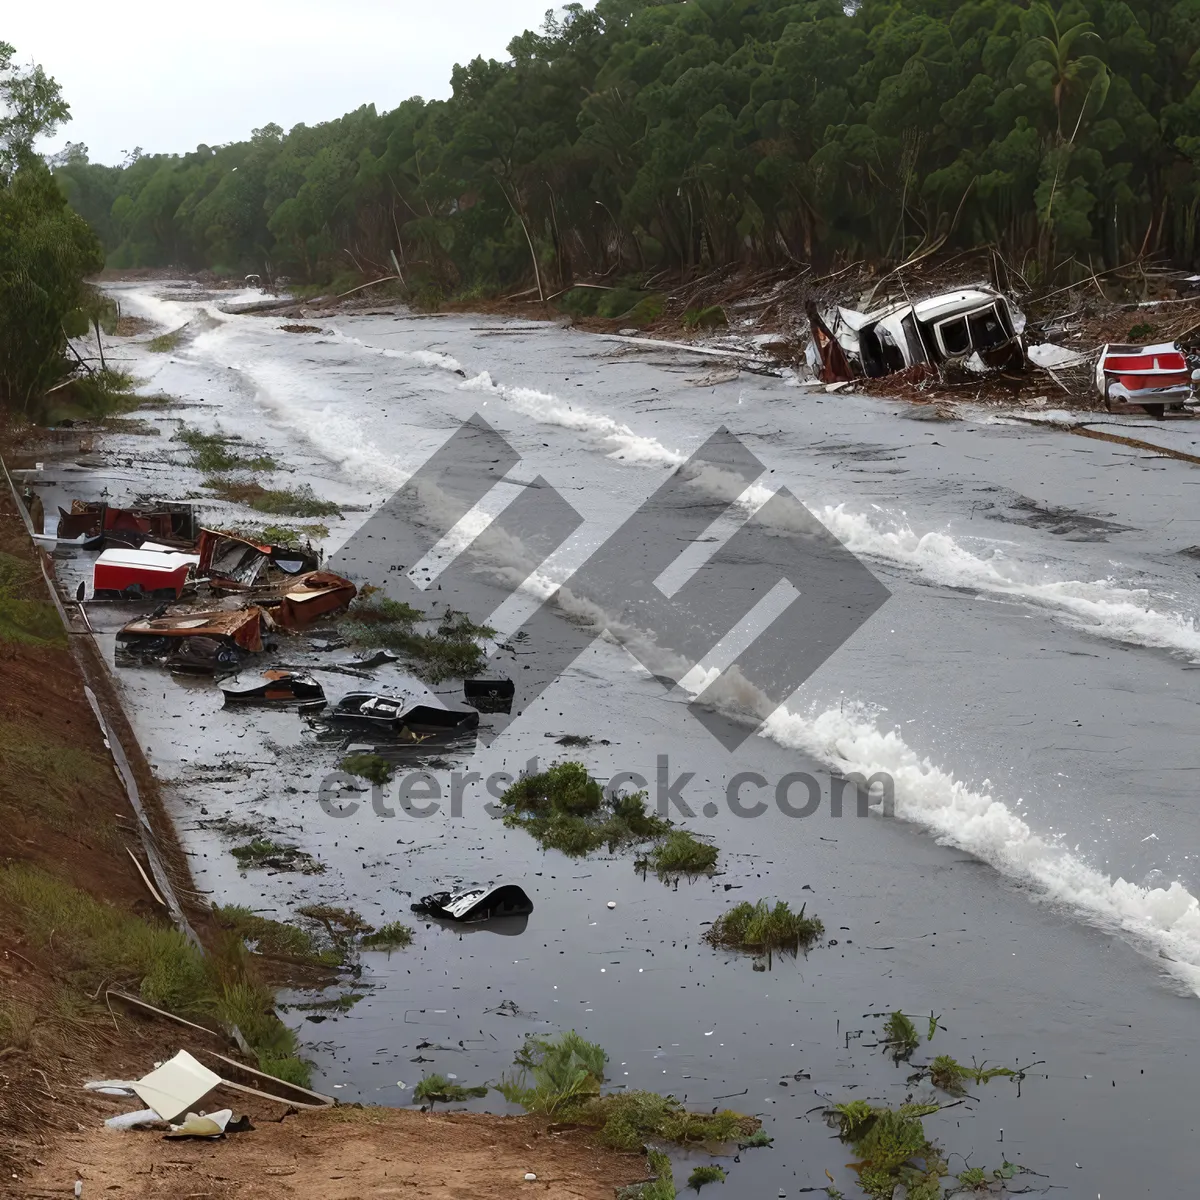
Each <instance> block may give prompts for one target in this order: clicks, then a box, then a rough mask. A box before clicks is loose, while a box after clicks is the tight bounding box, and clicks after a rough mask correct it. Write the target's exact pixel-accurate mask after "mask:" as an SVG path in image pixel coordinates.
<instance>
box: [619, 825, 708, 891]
mask: <svg viewBox="0 0 1200 1200" xmlns="http://www.w3.org/2000/svg"><path fill="white" fill-rule="evenodd" d="M719 853H720V851H719V850H718V849H717V847H716V846H714V845H713V844H712V843H711V842H702V841H701V840H700V839H699V838H698V837H696V835H695V834H693V833H689V832H688V831H687V830H686V829H672V830H671V832H670V833H668V834H667V835H666V837H665V838H664V839H663V840H662V841H661V842H660V843H659V844H658V845H657V846H655V847H654V849H653V850H651V851H650V852H649V854H647V855H646V856H645V857H644V858H641V859H639V860H638V862H637V867H638V870H647V869H648V870H652V871H654V872H655V874H657V875H658V876H659V878H660V879H662V878H671V877H672V876H678V875H703V874H705V873H706V872H710V871H712V870H713V868H714V867H715V866H716V865H717V856H718V855H719Z"/></svg>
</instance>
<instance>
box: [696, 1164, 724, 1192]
mask: <svg viewBox="0 0 1200 1200" xmlns="http://www.w3.org/2000/svg"><path fill="white" fill-rule="evenodd" d="M725 1178H726V1176H725V1171H724V1170H723V1169H722V1168H721V1167H718V1166H717V1165H716V1163H709V1164H708V1165H707V1166H704V1167H697V1168H696V1169H695V1170H694V1171H693V1172H692V1173H691V1174H690V1175H689V1176H688V1187H690V1188H695V1190H696V1191H699V1190H700V1189H701V1188H702V1187H703V1186H704V1185H705V1184H706V1183H724V1182H725Z"/></svg>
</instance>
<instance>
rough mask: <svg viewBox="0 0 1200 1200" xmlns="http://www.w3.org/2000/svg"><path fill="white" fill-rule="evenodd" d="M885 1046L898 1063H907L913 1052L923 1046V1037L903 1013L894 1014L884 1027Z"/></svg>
mask: <svg viewBox="0 0 1200 1200" xmlns="http://www.w3.org/2000/svg"><path fill="white" fill-rule="evenodd" d="M883 1033H884V1038H883V1040H884V1044H885V1045H886V1046H887V1047H888V1049H889V1050H890V1051H891V1054H892V1057H893V1058H894V1059H895V1060H896V1061H897V1062H907V1061H908V1059H909V1058H910V1057H911V1055H912V1052H913V1051H914V1050H915V1049H916V1048H917V1047H918V1046H919V1045H920V1044H921V1035H920V1034H919V1033H918V1032H917V1027H916V1026H915V1025H914V1024H913V1023H912V1021H911V1019H910V1018H908V1017H906V1016H905V1015H904V1014H903V1013H902V1012H894V1013H892V1015H891V1016H890V1017H888V1019H887V1024H886V1025H885V1026H884V1027H883Z"/></svg>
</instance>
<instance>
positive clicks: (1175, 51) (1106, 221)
mask: <svg viewBox="0 0 1200 1200" xmlns="http://www.w3.org/2000/svg"><path fill="white" fill-rule="evenodd" d="M509 53H510V54H511V59H510V60H509V61H507V62H496V61H484V60H482V59H476V60H475V61H473V62H471V63H470V64H469V65H467V66H459V67H456V68H455V69H454V72H453V79H452V83H453V93H452V96H451V98H450V99H448V100H445V101H430V102H426V101H423V100H421V99H419V98H416V99H412V100H409V101H407V102H405V103H403V104H401V105H400V106H399V107H398V108H396V109H395V110H393V111H392V112H388V113H383V114H379V113H377V112H376V111H375V109H374V107H372V106H367V107H364V108H361V109H359V110H357V111H356V112H352V113H349V114H347V115H346V116H344V117H342V118H341V119H340V120H334V121H330V122H329V123H327V124H322V125H318V126H316V127H313V128H310V127H306V126H303V125H300V126H297V127H296V128H294V129H292V130H291V132H290V133H287V134H284V132H283V131H282V130H281V129H280V128H279V127H277V126H273V125H272V126H268V127H266V128H264V129H259V130H256V131H255V132H254V134H253V136H252V137H251V139H250V140H249V141H246V142H238V143H235V144H232V145H228V146H221V147H217V148H212V147H208V146H200V147H198V148H197V149H196V151H195V152H194V153H191V154H185V155H134V156H131V161H129V162H128V163H127V164H125V165H124V166H121V167H104V166H99V165H94V164H89V163H88V162H87V160H86V153H85V151H84V150H83V148H82V147H75V148H73V150H72V151H71V152H70V153H68V154H67V155H66V156H65V159H66V161H63V162H61V163H60V164H59V166H58V168H57V176H58V179H59V181H60V185H61V186H62V188H63V189H64V192H65V194H66V195H67V196H68V197H69V199H70V202H71V204H72V205H73V206H74V207H75V209H76V210H77V211H78V212H80V213H81V214H83V215H84V216H85V217H86V218H87V219H88V221H89V222H90V223H91V224H92V225H93V227H94V228H95V229H96V230H97V231H98V232H99V234H100V236H101V238H102V240H103V242H104V244H105V246H106V248H107V251H108V261H109V264H110V265H112V266H117V267H128V266H150V265H184V266H189V267H202V266H208V267H212V268H214V269H217V270H222V271H238V272H241V271H246V270H254V271H263V270H264V269H267V270H271V271H273V272H275V273H282V274H285V275H287V276H290V277H291V278H293V279H296V280H300V281H310V282H318V281H326V280H328V279H329V278H330V276H331V275H334V274H338V273H342V272H346V271H356V272H358V273H360V274H362V275H363V276H365V277H368V278H370V277H377V276H382V275H385V274H387V275H390V274H399V275H401V276H403V278H404V281H405V283H406V285H407V286H409V287H410V288H412V289H413V290H414V291H420V290H422V289H428V290H430V291H434V292H438V293H443V294H445V293H450V292H455V291H466V290H469V289H471V288H478V289H489V288H494V287H499V286H503V287H508V288H512V287H516V286H522V285H525V286H530V287H534V288H538V289H540V290H541V291H542V292H544V293H546V294H550V293H552V292H556V291H558V290H559V289H560V288H562V287H564V286H565V285H567V284H568V283H569V282H570V281H571V280H572V279H575V278H587V277H590V276H596V275H601V274H604V273H617V274H620V273H625V272H639V271H640V272H651V271H656V270H659V269H661V268H680V269H696V268H700V267H703V266H706V265H708V264H730V263H745V264H747V265H779V264H786V263H788V262H792V261H796V262H817V263H828V262H831V261H833V260H835V259H836V258H838V257H839V256H841V257H842V258H846V257H853V258H859V257H867V258H872V259H878V260H887V259H891V260H897V259H900V258H902V257H906V256H910V255H913V254H917V253H922V252H925V251H928V250H932V249H933V248H935V247H943V248H945V249H946V250H951V249H955V248H960V247H968V246H973V245H978V244H986V243H995V244H997V245H998V246H1000V247H1001V248H1002V250H1003V252H1004V253H1005V254H1006V255H1009V256H1011V257H1013V258H1015V259H1023V260H1024V261H1025V266H1026V270H1027V272H1028V271H1030V270H1032V271H1041V272H1042V273H1043V274H1044V273H1045V272H1046V271H1047V270H1049V269H1054V268H1061V266H1062V264H1063V263H1065V262H1071V261H1072V260H1074V261H1075V262H1077V263H1079V264H1086V265H1089V266H1090V267H1096V268H1098V267H1099V266H1100V265H1102V264H1103V265H1108V266H1112V265H1116V264H1118V263H1120V262H1125V261H1128V260H1131V259H1134V258H1137V257H1138V256H1140V255H1147V254H1152V253H1158V254H1165V255H1167V256H1169V257H1170V258H1171V259H1173V260H1174V261H1177V262H1180V263H1184V264H1195V263H1196V262H1197V260H1198V258H1200V226H1198V221H1197V218H1198V216H1200V211H1198V203H1200V0H1067V2H1066V3H1065V4H1063V5H1062V7H1060V8H1057V9H1055V8H1051V7H1048V6H1047V5H1046V4H1044V3H1040V2H1039V3H1030V2H1029V0H1025V2H1021V0H967V2H966V3H963V2H961V0H858V2H857V3H855V2H853V0H851V2H848V3H843V2H842V0H802V2H796V0H667V2H665V3H655V2H653V0H599V2H598V3H597V4H596V6H595V8H594V9H592V10H585V9H584V8H583V7H582V6H581V5H578V4H572V5H568V6H567V7H566V8H565V10H562V11H560V13H559V14H558V15H557V16H554V15H550V16H548V17H547V20H546V24H545V25H544V27H543V28H542V30H541V31H540V32H536V33H533V32H527V33H524V34H522V35H521V36H519V37H517V38H515V39H514V40H513V41H512V43H511V44H510V46H509Z"/></svg>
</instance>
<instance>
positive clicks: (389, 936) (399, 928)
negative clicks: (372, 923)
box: [362, 921, 413, 950]
mask: <svg viewBox="0 0 1200 1200" xmlns="http://www.w3.org/2000/svg"><path fill="white" fill-rule="evenodd" d="M412 940H413V931H412V929H410V928H409V926H407V925H404V924H402V923H401V922H400V921H393V922H392V923H391V924H390V925H381V926H380V927H379V928H378V929H374V930H372V931H371V932H370V933H364V934H363V936H362V944H363V945H364V946H366V947H369V948H370V949H372V950H402V949H403V948H404V947H405V946H411V945H412Z"/></svg>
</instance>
